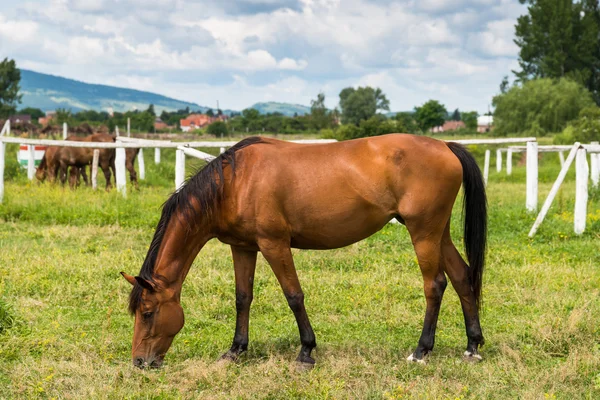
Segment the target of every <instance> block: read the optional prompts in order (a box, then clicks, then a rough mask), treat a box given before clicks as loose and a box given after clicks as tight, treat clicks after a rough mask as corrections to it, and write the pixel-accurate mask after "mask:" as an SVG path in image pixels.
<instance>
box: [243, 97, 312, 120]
mask: <svg viewBox="0 0 600 400" xmlns="http://www.w3.org/2000/svg"><path fill="white" fill-rule="evenodd" d="M249 108H254V109H256V110H258V112H260V113H261V114H272V113H281V114H283V115H286V116H288V117H293V116H294V114H298V115H305V114H310V107H307V106H303V105H300V104H289V103H277V102H274V101H270V102H268V103H256V104H254V105H253V106H251V107H249Z"/></svg>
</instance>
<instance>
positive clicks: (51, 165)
mask: <svg viewBox="0 0 600 400" xmlns="http://www.w3.org/2000/svg"><path fill="white" fill-rule="evenodd" d="M85 139H86V138H84V137H80V136H69V137H67V138H66V139H65V140H71V141H79V142H81V141H85ZM59 149H60V147H58V146H50V147H48V148H47V149H46V151H45V152H44V156H43V157H42V160H41V162H40V165H39V166H38V167H37V169H36V171H35V176H36V178H37V179H38V180H39V181H40V182H44V181H45V180H46V179H48V180H49V181H50V182H54V181H55V180H56V177H57V174H58V170H59V164H58V161H57V159H56V153H57V152H58V150H59ZM71 172H72V173H75V175H76V177H77V181H79V175H80V174H81V176H83V179H84V181H85V183H86V185H87V184H88V179H87V174H86V171H85V168H77V167H73V168H72V169H71Z"/></svg>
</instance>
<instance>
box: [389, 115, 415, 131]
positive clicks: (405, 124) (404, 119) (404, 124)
mask: <svg viewBox="0 0 600 400" xmlns="http://www.w3.org/2000/svg"><path fill="white" fill-rule="evenodd" d="M394 118H395V120H396V128H397V130H398V132H401V133H418V132H419V127H418V126H417V122H416V121H415V119H414V117H413V115H412V114H411V113H409V112H399V113H398V114H396V116H395V117H394Z"/></svg>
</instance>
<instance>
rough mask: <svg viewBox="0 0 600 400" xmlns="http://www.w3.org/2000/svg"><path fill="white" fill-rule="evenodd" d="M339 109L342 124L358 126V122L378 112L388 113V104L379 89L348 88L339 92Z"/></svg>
mask: <svg viewBox="0 0 600 400" xmlns="http://www.w3.org/2000/svg"><path fill="white" fill-rule="evenodd" d="M340 108H341V109H342V122H343V123H345V124H354V125H357V126H358V125H359V124H360V121H364V120H367V119H369V118H371V117H372V116H374V115H375V114H377V111H379V110H388V111H389V109H390V102H389V100H388V99H387V98H386V97H385V94H383V92H382V91H381V89H379V88H376V89H373V88H372V87H369V86H367V87H359V88H358V89H354V88H352V87H348V88H345V89H343V90H342V91H341V92H340Z"/></svg>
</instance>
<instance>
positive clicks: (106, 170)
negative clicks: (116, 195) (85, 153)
mask: <svg viewBox="0 0 600 400" xmlns="http://www.w3.org/2000/svg"><path fill="white" fill-rule="evenodd" d="M100 168H102V172H103V173H104V179H106V191H107V192H108V191H109V190H110V189H111V187H112V184H111V183H110V166H109V163H105V162H103V163H101V164H100ZM115 176H116V175H115Z"/></svg>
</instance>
